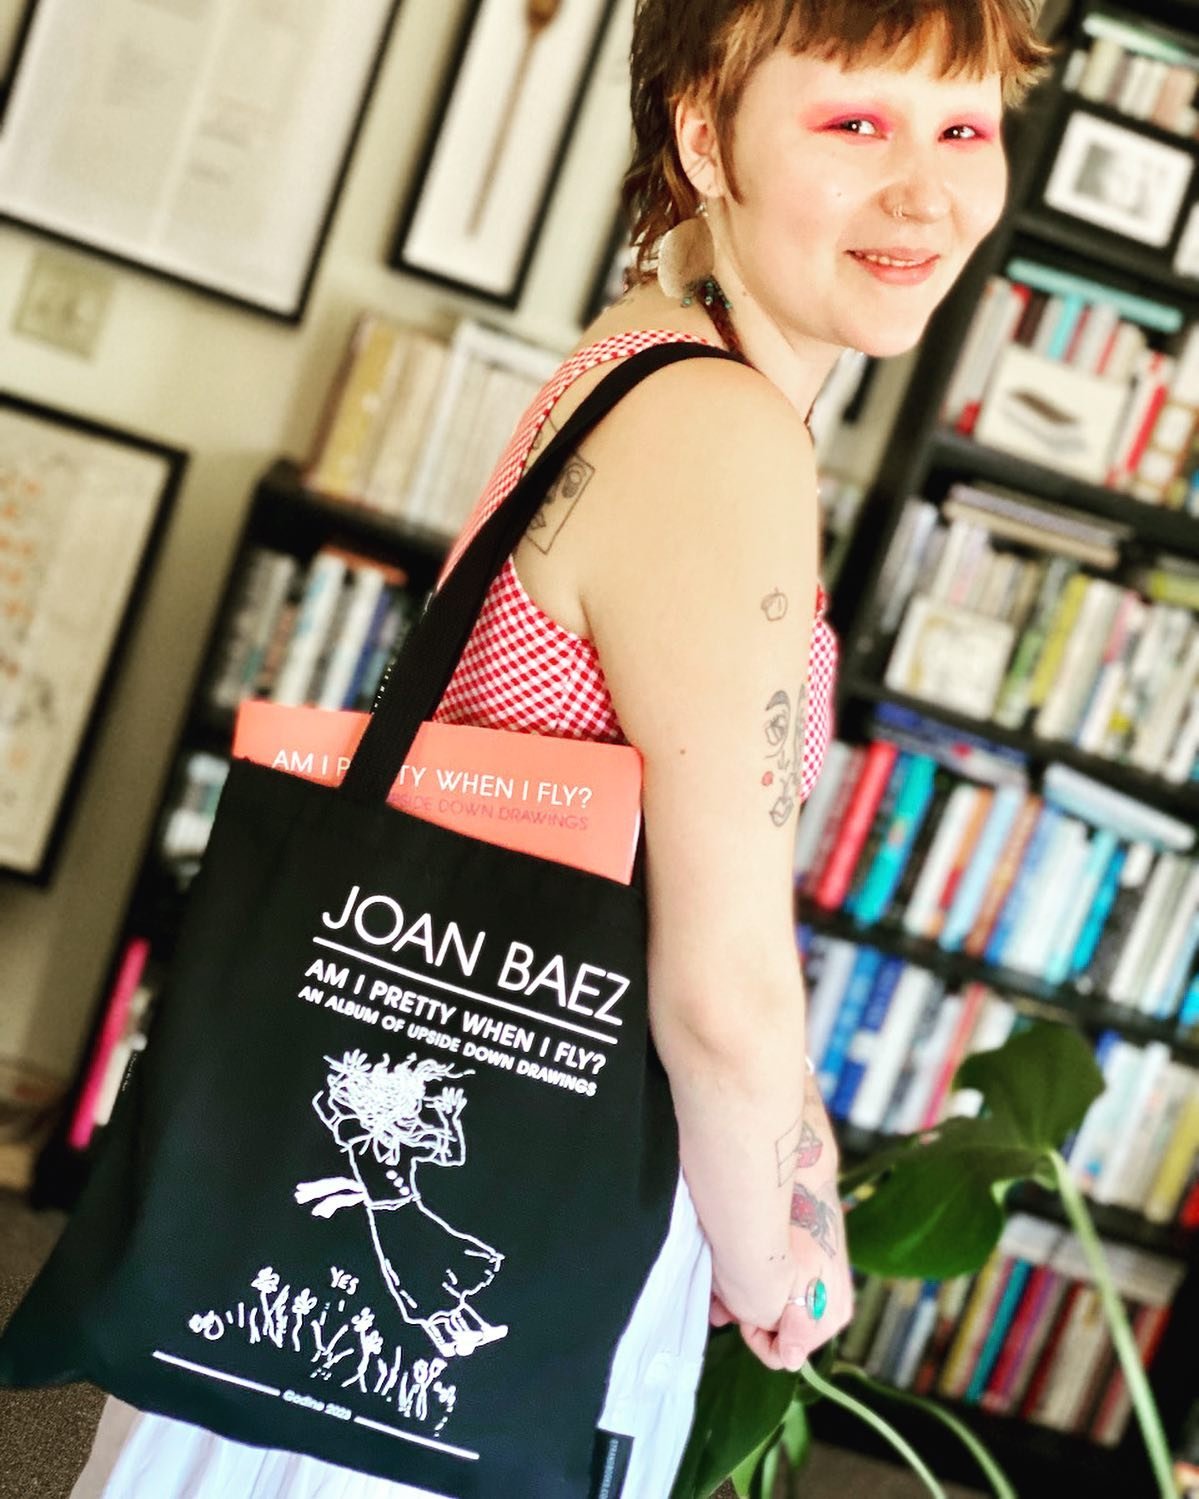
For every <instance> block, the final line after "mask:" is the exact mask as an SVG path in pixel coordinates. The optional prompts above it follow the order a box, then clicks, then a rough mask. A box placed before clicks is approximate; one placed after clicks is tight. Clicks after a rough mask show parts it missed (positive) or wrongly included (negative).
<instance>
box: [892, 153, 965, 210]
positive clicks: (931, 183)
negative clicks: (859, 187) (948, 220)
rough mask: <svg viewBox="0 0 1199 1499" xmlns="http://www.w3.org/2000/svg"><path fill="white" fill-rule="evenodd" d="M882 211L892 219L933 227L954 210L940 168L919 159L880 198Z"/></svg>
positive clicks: (951, 198)
mask: <svg viewBox="0 0 1199 1499" xmlns="http://www.w3.org/2000/svg"><path fill="white" fill-rule="evenodd" d="M882 201H883V210H884V212H885V213H887V214H888V215H889V216H894V217H895V218H900V217H903V218H906V219H914V220H917V221H918V222H920V223H924V224H931V223H936V222H937V220H938V219H943V218H945V217H946V216H947V215H948V214H949V212H950V211H951V209H952V207H953V197H952V194H951V193H950V190H949V186H948V184H947V183H946V181H945V177H944V174H943V172H942V171H941V170H940V167H939V164H937V163H934V162H932V161H929V160H927V159H926V158H923V157H922V158H921V159H920V161H918V162H912V163H911V164H910V165H909V167H908V169H907V170H906V171H905V172H903V173H902V175H900V176H898V177H897V178H896V179H895V180H894V181H893V182H892V183H891V184H890V185H889V186H888V187H887V189H886V191H885V192H884V194H883V200H882Z"/></svg>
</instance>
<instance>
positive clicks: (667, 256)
mask: <svg viewBox="0 0 1199 1499" xmlns="http://www.w3.org/2000/svg"><path fill="white" fill-rule="evenodd" d="M715 269H716V242H715V241H714V240H713V238H712V226H711V225H710V224H709V223H708V205H707V204H706V203H701V204H700V205H699V208H698V209H697V210H696V213H695V217H694V218H690V219H684V220H683V222H682V223H681V224H676V225H675V226H674V228H673V229H670V230H668V231H667V232H666V233H665V234H664V235H663V236H662V238H661V240H660V241H659V242H658V285H659V286H660V287H661V288H662V290H663V292H664V293H665V294H666V296H668V297H669V298H670V300H671V301H672V302H681V301H682V300H683V298H684V297H685V296H687V294H688V292H690V291H691V290H692V288H693V287H696V286H698V285H699V284H700V282H701V281H706V280H707V279H708V277H709V276H710V275H711V274H712V273H713V271H714V270H715Z"/></svg>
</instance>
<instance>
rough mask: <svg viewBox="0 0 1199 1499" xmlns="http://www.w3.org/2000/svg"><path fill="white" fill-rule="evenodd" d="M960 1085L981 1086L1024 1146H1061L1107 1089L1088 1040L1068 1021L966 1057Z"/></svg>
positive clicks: (989, 1105) (996, 1115)
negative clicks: (995, 1048) (996, 1049)
mask: <svg viewBox="0 0 1199 1499" xmlns="http://www.w3.org/2000/svg"><path fill="white" fill-rule="evenodd" d="M954 1087H955V1088H977V1089H978V1090H979V1092H980V1093H981V1094H982V1095H983V1100H984V1105H985V1109H986V1112H987V1114H988V1115H990V1117H991V1118H992V1119H995V1120H997V1121H1004V1122H1006V1123H1007V1124H1008V1125H1009V1126H1010V1127H1011V1130H1012V1132H1013V1134H1014V1135H1015V1136H1017V1137H1018V1138H1019V1139H1020V1140H1021V1141H1022V1142H1023V1143H1024V1144H1025V1145H1029V1146H1032V1147H1034V1148H1039V1149H1043V1150H1057V1149H1060V1147H1061V1145H1062V1143H1063V1141H1064V1140H1065V1139H1066V1137H1067V1135H1069V1134H1071V1133H1072V1132H1073V1131H1074V1130H1076V1129H1077V1128H1078V1127H1079V1125H1080V1124H1081V1123H1082V1122H1083V1120H1084V1119H1085V1118H1086V1115H1087V1111H1088V1109H1090V1107H1091V1105H1092V1104H1093V1103H1094V1102H1095V1100H1096V1099H1097V1098H1098V1097H1099V1095H1100V1094H1101V1093H1102V1092H1103V1090H1104V1087H1105V1083H1104V1078H1103V1073H1102V1072H1101V1071H1100V1070H1099V1064H1098V1063H1097V1062H1096V1061H1095V1057H1094V1054H1093V1052H1092V1051H1091V1048H1090V1047H1089V1046H1088V1044H1087V1042H1086V1041H1085V1039H1084V1038H1083V1037H1082V1036H1081V1035H1079V1033H1078V1032H1077V1031H1076V1030H1073V1029H1072V1028H1071V1027H1070V1026H1068V1025H1051V1024H1044V1023H1042V1024H1039V1025H1034V1026H1032V1027H1030V1028H1029V1029H1028V1030H1027V1031H1022V1032H1021V1033H1020V1034H1019V1035H1017V1036H1013V1037H1012V1038H1011V1040H1010V1041H1008V1042H1007V1044H1006V1045H1005V1046H1002V1047H1000V1048H999V1050H998V1051H980V1052H977V1053H976V1054H975V1055H974V1056H972V1057H967V1058H966V1060H965V1061H964V1062H963V1063H962V1065H961V1067H960V1068H959V1069H958V1073H957V1076H956V1078H955V1079H954Z"/></svg>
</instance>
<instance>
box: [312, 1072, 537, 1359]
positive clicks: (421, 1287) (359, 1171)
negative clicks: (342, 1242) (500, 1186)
mask: <svg viewBox="0 0 1199 1499" xmlns="http://www.w3.org/2000/svg"><path fill="white" fill-rule="evenodd" d="M329 1062H330V1070H329V1076H328V1086H327V1090H326V1091H325V1092H322V1093H318V1094H317V1096H316V1098H314V1099H313V1102H312V1106H313V1108H314V1109H315V1110H316V1113H317V1116H318V1118H319V1119H320V1120H321V1123H322V1124H324V1125H325V1127H326V1128H327V1129H328V1130H329V1132H330V1134H331V1135H332V1136H333V1138H334V1139H335V1140H336V1142H337V1146H338V1149H339V1150H340V1151H341V1152H342V1154H343V1155H344V1156H345V1158H346V1161H347V1164H348V1167H349V1170H350V1172H351V1176H350V1177H348V1178H347V1177H324V1178H322V1179H321V1180H319V1181H311V1182H301V1183H300V1185H299V1186H298V1187H297V1188H296V1201H297V1202H298V1203H303V1204H311V1203H315V1204H316V1206H315V1207H312V1209H311V1211H312V1213H313V1214H314V1215H315V1216H316V1217H320V1218H329V1217H331V1216H332V1215H333V1214H334V1213H338V1212H341V1210H342V1209H343V1208H350V1207H361V1208H364V1209H365V1210H366V1218H367V1231H368V1232H369V1234H370V1239H371V1243H372V1245H373V1247H374V1251H375V1254H376V1256H377V1258H378V1261H379V1267H380V1269H381V1271H382V1274H383V1283H384V1284H385V1285H386V1286H387V1289H388V1291H389V1292H390V1293H391V1296H392V1298H393V1300H394V1301H395V1303H396V1306H397V1307H398V1308H399V1310H400V1315H401V1316H402V1317H403V1319H404V1321H405V1322H407V1323H412V1324H415V1325H416V1326H418V1327H420V1328H422V1329H423V1330H424V1332H425V1334H426V1335H427V1337H428V1339H429V1342H430V1344H431V1345H432V1349H433V1351H435V1352H436V1353H438V1354H440V1355H442V1356H443V1357H444V1358H453V1357H455V1356H458V1357H464V1358H469V1357H470V1355H471V1354H472V1353H474V1352H475V1351H476V1350H477V1349H479V1348H482V1347H484V1346H485V1345H486V1344H487V1343H494V1342H496V1341H497V1340H498V1339H500V1338H502V1337H505V1336H506V1335H507V1332H508V1329H507V1328H506V1327H504V1326H502V1325H498V1326H497V1325H496V1324H494V1323H491V1322H488V1321H487V1320H486V1319H485V1318H484V1317H483V1316H482V1314H481V1313H480V1312H479V1311H478V1310H477V1309H476V1308H475V1306H474V1305H473V1301H472V1298H473V1297H474V1296H476V1295H477V1294H478V1292H480V1291H482V1290H485V1289H486V1287H487V1286H489V1285H490V1284H491V1282H492V1281H493V1280H494V1279H495V1277H496V1274H497V1273H498V1271H499V1269H500V1266H501V1265H502V1264H503V1262H504V1257H503V1255H502V1254H500V1253H499V1251H498V1250H495V1249H493V1248H492V1247H491V1246H490V1245H489V1244H484V1243H483V1242H482V1240H481V1239H477V1238H475V1236H474V1235H473V1234H468V1233H463V1232H462V1231H461V1230H460V1229H457V1228H452V1227H451V1226H450V1225H449V1224H448V1223H446V1222H445V1221H444V1220H443V1219H441V1218H439V1217H438V1216H437V1214H436V1213H435V1212H434V1211H433V1210H432V1209H431V1208H430V1207H428V1205H427V1204H426V1203H425V1200H424V1195H423V1193H422V1191H421V1188H420V1183H419V1180H418V1176H419V1169H418V1168H419V1167H420V1166H422V1165H430V1166H443V1167H455V1166H461V1165H463V1164H465V1161H466V1137H465V1135H464V1133H463V1128H462V1114H463V1111H464V1110H465V1108H466V1094H465V1093H464V1092H463V1091H462V1089H461V1088H442V1089H441V1090H440V1092H438V1093H435V1094H431V1093H430V1092H429V1087H428V1085H429V1084H430V1083H432V1082H444V1081H446V1080H448V1079H456V1078H461V1077H465V1076H469V1075H470V1074H469V1072H466V1073H463V1072H456V1071H455V1070H454V1068H453V1067H451V1066H448V1065H447V1064H445V1063H442V1062H437V1061H434V1060H432V1059H426V1060H424V1061H421V1062H418V1061H416V1059H415V1058H414V1057H409V1058H408V1060H407V1061H405V1062H397V1063H396V1065H395V1066H394V1067H392V1066H391V1065H390V1062H391V1059H390V1057H385V1058H384V1059H383V1061H381V1062H376V1063H375V1065H374V1066H373V1067H372V1066H371V1065H370V1064H369V1062H368V1060H367V1058H366V1056H365V1055H364V1054H363V1053H362V1052H360V1051H354V1052H349V1053H347V1054H346V1055H345V1056H344V1057H342V1058H341V1059H340V1060H339V1059H337V1058H330V1059H329Z"/></svg>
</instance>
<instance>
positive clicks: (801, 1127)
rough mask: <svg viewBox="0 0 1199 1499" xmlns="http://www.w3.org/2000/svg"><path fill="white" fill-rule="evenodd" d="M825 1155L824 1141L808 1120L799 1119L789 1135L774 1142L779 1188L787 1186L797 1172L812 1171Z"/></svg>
mask: <svg viewBox="0 0 1199 1499" xmlns="http://www.w3.org/2000/svg"><path fill="white" fill-rule="evenodd" d="M823 1154H824V1141H823V1140H821V1138H820V1136H819V1135H818V1134H817V1133H816V1131H815V1130H814V1129H813V1128H812V1126H811V1125H810V1124H809V1123H808V1121H807V1119H797V1120H796V1121H795V1123H794V1124H793V1125H792V1126H791V1128H790V1129H789V1130H788V1131H787V1133H786V1134H785V1135H783V1136H781V1137H780V1138H779V1139H777V1140H776V1141H775V1142H774V1161H775V1165H776V1166H777V1167H778V1173H779V1186H780V1187H782V1186H785V1185H786V1184H787V1183H788V1182H789V1181H791V1180H792V1178H793V1177H794V1176H795V1173H796V1172H797V1171H810V1170H811V1168H812V1167H813V1166H815V1165H816V1163H817V1161H819V1159H820V1157H821V1156H822V1155H823Z"/></svg>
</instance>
